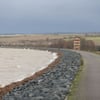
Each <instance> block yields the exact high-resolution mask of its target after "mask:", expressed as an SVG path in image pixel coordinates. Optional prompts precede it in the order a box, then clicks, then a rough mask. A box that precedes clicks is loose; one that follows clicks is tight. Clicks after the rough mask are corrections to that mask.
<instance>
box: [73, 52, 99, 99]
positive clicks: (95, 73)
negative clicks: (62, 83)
mask: <svg viewBox="0 0 100 100" xmlns="http://www.w3.org/2000/svg"><path fill="white" fill-rule="evenodd" d="M80 53H81V55H82V56H83V59H84V63H85V64H84V69H83V73H82V77H81V81H80V83H79V87H78V90H77V92H76V94H75V98H74V100H100V56H99V55H96V54H92V53H88V52H82V51H80Z"/></svg>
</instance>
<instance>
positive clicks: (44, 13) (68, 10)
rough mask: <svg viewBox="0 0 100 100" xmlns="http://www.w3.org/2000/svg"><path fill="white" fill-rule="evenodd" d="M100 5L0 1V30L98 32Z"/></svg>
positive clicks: (93, 1) (72, 0)
mask: <svg viewBox="0 0 100 100" xmlns="http://www.w3.org/2000/svg"><path fill="white" fill-rule="evenodd" d="M99 5H100V1H99V0H0V22H1V23H0V27H1V28H2V29H1V32H4V31H5V30H6V32H7V31H9V32H11V31H14V30H15V32H20V31H21V32H22V31H23V32H26V31H27V32H28V31H29V32H31V31H32V32H34V31H35V32H36V31H37V32H38V31H39V30H40V31H42V32H45V31H46V32H47V31H48V32H49V31H60V30H61V31H81V30H82V31H83V30H84V31H86V30H87V31H89V30H90V31H93V29H94V30H97V31H99V29H97V27H98V26H99V25H100V24H99V23H100V21H99V19H100V14H99V11H100V6H99ZM8 26H9V27H8ZM19 26H20V27H19ZM96 26H97V27H96ZM12 27H13V29H12ZM87 27H88V29H87ZM4 29H5V30H4Z"/></svg>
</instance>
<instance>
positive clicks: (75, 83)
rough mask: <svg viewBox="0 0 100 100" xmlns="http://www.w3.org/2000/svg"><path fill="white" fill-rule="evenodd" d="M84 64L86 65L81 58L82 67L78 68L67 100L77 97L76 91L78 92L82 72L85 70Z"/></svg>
mask: <svg viewBox="0 0 100 100" xmlns="http://www.w3.org/2000/svg"><path fill="white" fill-rule="evenodd" d="M83 65H84V61H83V59H82V58H81V66H80V69H79V70H78V72H77V74H76V76H75V79H74V80H73V83H72V86H71V91H70V94H69V95H68V97H67V99H65V100H74V98H75V93H76V92H77V89H78V85H79V82H80V79H81V72H82V71H83Z"/></svg>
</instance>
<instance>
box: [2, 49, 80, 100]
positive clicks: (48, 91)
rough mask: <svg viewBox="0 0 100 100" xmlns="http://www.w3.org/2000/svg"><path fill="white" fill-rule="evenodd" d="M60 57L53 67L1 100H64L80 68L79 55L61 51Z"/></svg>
mask: <svg viewBox="0 0 100 100" xmlns="http://www.w3.org/2000/svg"><path fill="white" fill-rule="evenodd" d="M61 52H62V57H61V58H60V61H59V63H58V64H57V65H55V67H54V68H53V69H52V70H51V69H49V70H48V71H47V72H45V73H44V74H43V75H41V76H40V77H38V78H37V79H34V80H31V81H29V82H27V83H26V84H22V85H20V86H19V87H16V88H14V89H13V90H12V91H11V92H9V93H7V94H6V95H4V96H3V100H64V99H65V97H66V95H67V94H68V93H69V91H70V86H71V83H72V80H73V79H74V77H75V74H76V73H77V71H78V69H79V67H80V57H81V56H80V54H78V53H75V52H72V51H67V50H61Z"/></svg>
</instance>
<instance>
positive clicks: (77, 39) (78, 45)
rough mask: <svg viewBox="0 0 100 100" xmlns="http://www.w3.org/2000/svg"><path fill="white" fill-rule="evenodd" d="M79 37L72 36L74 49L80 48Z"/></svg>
mask: <svg viewBox="0 0 100 100" xmlns="http://www.w3.org/2000/svg"><path fill="white" fill-rule="evenodd" d="M80 46H81V43H80V37H75V38H74V50H80Z"/></svg>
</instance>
